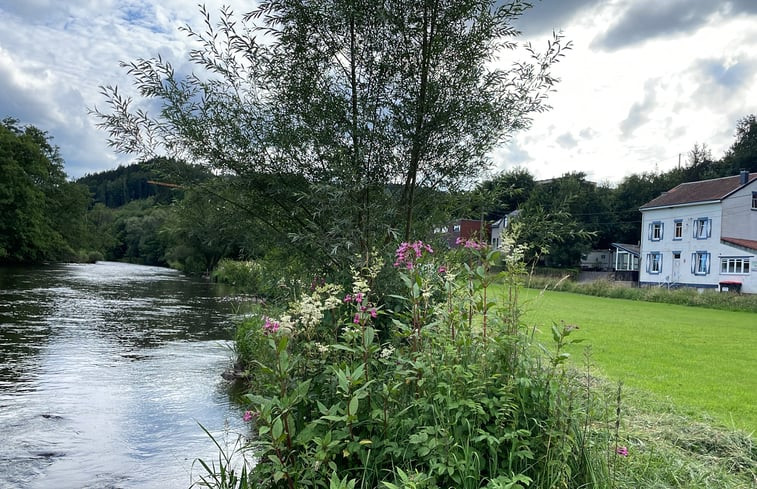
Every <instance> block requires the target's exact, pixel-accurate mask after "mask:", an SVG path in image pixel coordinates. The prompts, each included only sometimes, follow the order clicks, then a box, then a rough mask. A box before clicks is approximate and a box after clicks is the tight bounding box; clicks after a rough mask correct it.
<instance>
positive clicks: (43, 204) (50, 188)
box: [0, 118, 89, 263]
mask: <svg viewBox="0 0 757 489" xmlns="http://www.w3.org/2000/svg"><path fill="white" fill-rule="evenodd" d="M88 203H89V195H88V193H87V191H86V189H85V188H83V187H81V186H78V185H76V184H72V183H69V182H67V181H66V175H65V173H64V172H63V159H62V158H61V156H60V152H59V150H58V147H57V146H53V145H52V144H50V137H49V136H48V135H47V133H45V132H44V131H41V130H40V129H37V128H36V127H34V126H20V125H19V122H18V121H17V120H15V119H11V118H7V119H4V120H3V121H2V123H0V263H26V262H40V261H45V260H60V259H73V258H75V250H78V249H79V248H80V247H81V246H84V245H85V243H84V240H85V236H84V234H85V233H84V214H85V211H86V207H87V205H88Z"/></svg>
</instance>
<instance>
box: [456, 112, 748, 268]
mask: <svg viewBox="0 0 757 489" xmlns="http://www.w3.org/2000/svg"><path fill="white" fill-rule="evenodd" d="M742 170H746V171H750V172H757V118H755V116H754V115H753V114H750V115H747V116H745V117H743V118H742V119H740V120H739V121H738V122H737V125H736V131H735V138H734V142H733V143H732V144H731V146H730V148H729V149H728V150H727V151H726V152H725V154H724V155H723V156H722V157H721V158H720V159H715V158H713V156H712V152H711V151H710V149H709V148H708V147H707V145H706V144H695V145H694V147H693V148H692V149H691V151H689V153H688V155H687V159H686V161H685V162H684V164H683V165H681V166H678V167H675V168H672V169H670V170H667V171H661V172H655V171H652V172H642V173H633V174H631V175H629V176H627V177H625V178H624V179H623V180H622V181H621V182H620V183H618V184H617V185H612V184H610V183H607V182H604V183H603V182H599V183H596V182H592V181H590V180H588V178H587V175H586V174H585V173H583V172H572V173H567V174H564V175H562V176H561V177H559V178H554V179H550V180H546V181H542V182H537V181H536V180H535V179H534V177H533V175H532V174H531V173H530V172H529V171H528V170H527V169H525V168H515V169H511V170H508V171H505V172H503V173H500V174H498V175H496V176H494V177H493V178H491V179H488V180H485V181H483V182H481V183H480V184H478V185H477V186H476V188H475V189H474V190H473V191H472V192H471V196H469V197H468V200H469V202H471V208H470V210H469V212H467V213H466V214H464V215H462V216H461V217H467V218H475V219H477V218H481V217H482V216H483V217H484V218H486V219H488V220H494V219H499V218H501V217H503V216H505V215H507V214H508V213H510V212H512V211H514V210H519V213H518V216H517V220H518V221H519V222H518V224H517V226H516V227H517V233H516V234H517V239H518V241H519V242H520V243H521V244H523V245H526V246H528V247H529V250H530V257H531V258H532V259H536V258H537V257H540V256H541V257H547V260H546V262H547V263H549V264H550V265H554V266H558V267H560V266H562V267H570V266H577V265H578V264H579V261H580V256H581V254H582V253H584V252H586V251H588V250H590V249H608V248H610V247H611V246H612V243H628V244H636V243H638V242H639V240H640V233H641V213H640V212H639V207H641V206H642V205H643V204H645V203H647V202H649V201H650V200H652V199H653V198H655V197H657V196H658V195H660V194H661V193H663V192H666V191H668V190H670V189H672V188H673V187H675V186H676V185H679V184H681V183H684V182H693V181H700V180H706V179H711V178H720V177H728V176H733V175H737V174H738V173H739V172H740V171H742Z"/></svg>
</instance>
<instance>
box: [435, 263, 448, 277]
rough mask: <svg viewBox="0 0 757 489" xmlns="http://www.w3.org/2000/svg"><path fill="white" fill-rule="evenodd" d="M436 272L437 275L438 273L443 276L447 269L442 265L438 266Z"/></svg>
mask: <svg viewBox="0 0 757 489" xmlns="http://www.w3.org/2000/svg"><path fill="white" fill-rule="evenodd" d="M436 272H437V273H438V274H439V275H444V274H445V273H447V267H445V266H444V265H442V266H440V267H439V268H438V269H437V270H436Z"/></svg>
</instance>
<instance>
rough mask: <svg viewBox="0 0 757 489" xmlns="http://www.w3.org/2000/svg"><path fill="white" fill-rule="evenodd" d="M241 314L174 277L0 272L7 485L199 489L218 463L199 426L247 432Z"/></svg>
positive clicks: (99, 270) (0, 422)
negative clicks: (239, 372)
mask: <svg viewBox="0 0 757 489" xmlns="http://www.w3.org/2000/svg"><path fill="white" fill-rule="evenodd" d="M234 309H235V307H234V303H233V302H230V301H227V300H224V299H223V297H222V296H221V295H220V294H219V293H218V291H217V289H216V288H215V287H214V285H213V284H209V283H207V282H205V281H201V280H195V279H191V278H188V277H185V276H183V275H182V274H180V273H178V272H176V271H173V270H169V269H165V268H158V267H145V266H138V265H128V264H123V263H112V262H98V263H96V264H83V265H79V264H71V265H51V266H46V267H35V268H24V269H21V268H11V269H3V268H0V488H9V489H10V488H30V489H35V488H52V487H54V488H56V489H67V488H71V489H74V488H76V489H81V488H93V489H94V488H98V489H104V488H124V489H132V488H145V489H147V488H160V489H173V488H182V489H183V488H187V487H188V486H189V485H190V483H191V482H192V480H195V481H196V480H197V475H198V474H201V473H202V471H201V470H200V466H199V464H197V463H195V459H196V458H198V457H199V458H203V459H205V460H207V461H212V460H217V457H218V453H217V451H216V450H215V447H214V445H213V442H212V440H210V438H209V437H208V436H207V435H206V434H205V433H204V432H203V431H202V429H201V428H200V424H202V425H203V426H204V427H206V428H207V429H208V430H209V431H210V432H211V433H213V434H214V435H215V436H216V437H217V438H218V440H219V441H220V442H221V443H228V444H232V443H233V442H234V441H236V440H237V439H238V434H239V433H244V431H245V429H244V423H243V421H242V419H241V416H242V410H241V408H239V407H238V406H236V405H235V404H234V403H233V402H232V401H231V398H230V394H229V389H228V385H227V383H226V382H225V381H224V380H223V379H222V378H221V376H220V375H221V373H222V372H223V371H224V370H225V369H227V368H229V366H230V365H231V362H232V358H233V355H232V353H231V346H232V344H231V342H230V341H229V339H230V338H231V337H232V335H233V329H234V326H233V323H234V313H235V311H234ZM193 474H194V475H193ZM192 477H194V478H193V479H192Z"/></svg>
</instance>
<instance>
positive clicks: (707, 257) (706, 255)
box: [704, 253, 712, 275]
mask: <svg viewBox="0 0 757 489" xmlns="http://www.w3.org/2000/svg"><path fill="white" fill-rule="evenodd" d="M704 259H705V260H707V274H708V275H709V273H710V263H711V262H712V260H711V259H710V254H709V253H705V254H704Z"/></svg>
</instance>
